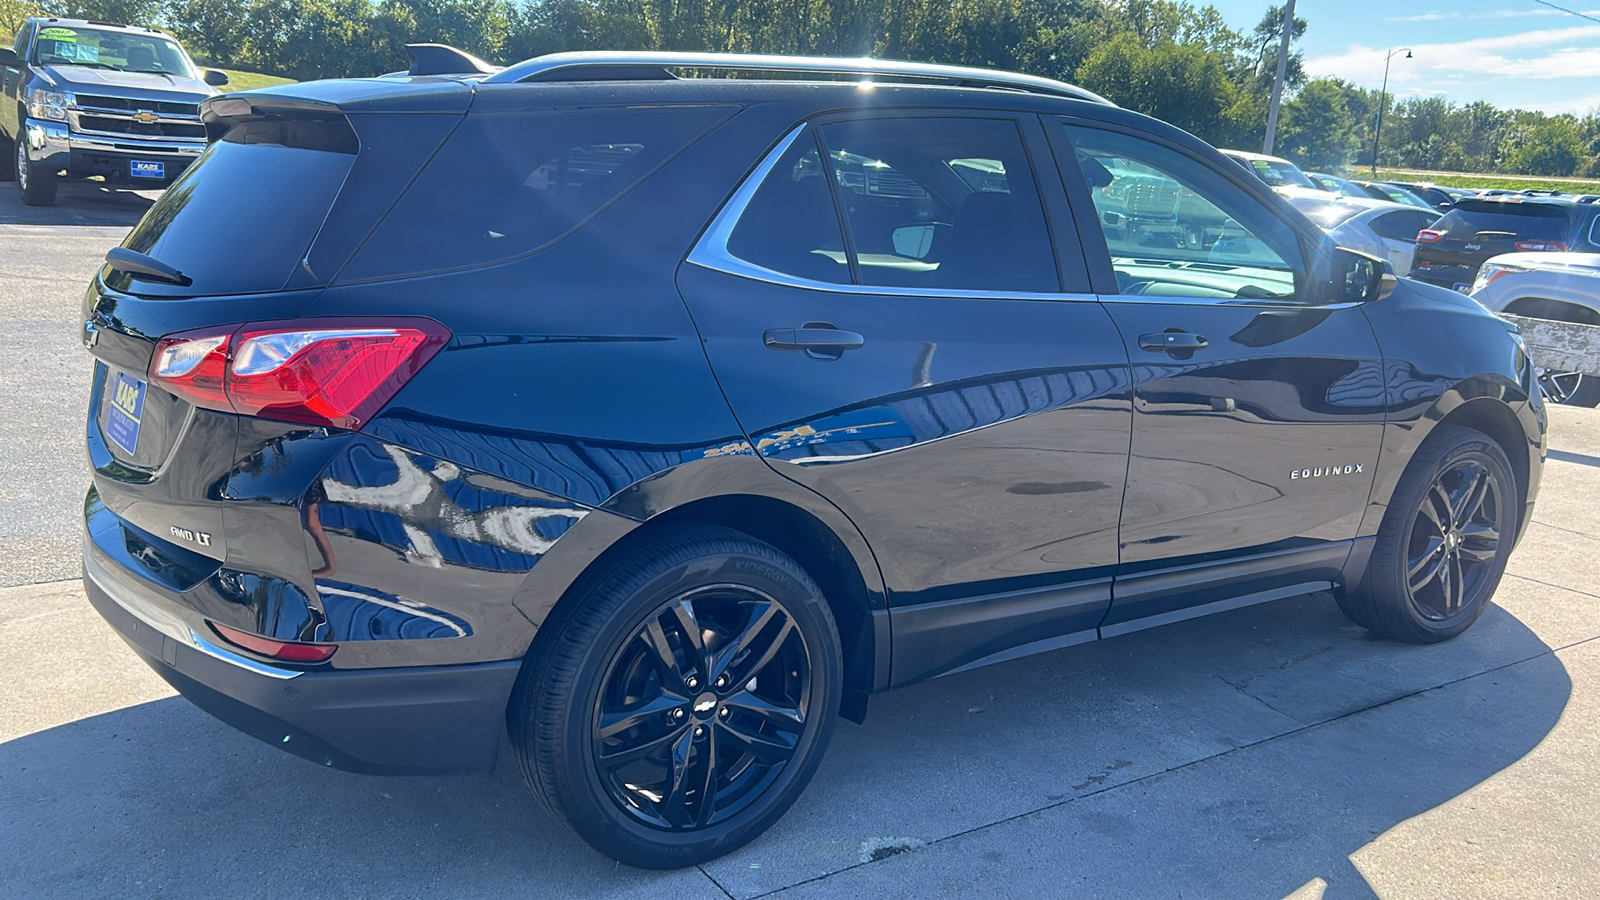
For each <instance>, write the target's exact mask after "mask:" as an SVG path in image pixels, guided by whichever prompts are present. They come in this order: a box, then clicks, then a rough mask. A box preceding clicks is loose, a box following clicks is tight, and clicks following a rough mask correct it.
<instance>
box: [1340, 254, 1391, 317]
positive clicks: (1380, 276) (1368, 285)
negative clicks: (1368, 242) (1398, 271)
mask: <svg viewBox="0 0 1600 900" xmlns="http://www.w3.org/2000/svg"><path fill="white" fill-rule="evenodd" d="M1399 284H1400V279H1398V278H1396V277H1395V275H1394V267H1393V266H1391V265H1389V263H1388V261H1387V260H1382V259H1379V258H1378V257H1376V256H1368V255H1367V254H1365V253H1360V252H1357V251H1355V250H1346V249H1345V248H1343V247H1339V248H1337V249H1335V250H1334V251H1333V297H1332V300H1333V302H1335V303H1370V302H1372V301H1374V300H1382V299H1383V298H1385V297H1387V296H1389V295H1390V294H1392V293H1394V289H1395V288H1396V287H1398V286H1399Z"/></svg>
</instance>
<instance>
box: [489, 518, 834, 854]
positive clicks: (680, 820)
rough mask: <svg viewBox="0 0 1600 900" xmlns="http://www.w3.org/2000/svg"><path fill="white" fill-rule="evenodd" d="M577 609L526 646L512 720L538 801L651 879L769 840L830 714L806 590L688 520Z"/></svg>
mask: <svg viewBox="0 0 1600 900" xmlns="http://www.w3.org/2000/svg"><path fill="white" fill-rule="evenodd" d="M575 599H576V600H577V602H576V603H574V604H572V605H571V606H570V607H569V608H568V610H567V614H566V615H564V616H563V615H560V614H559V613H558V614H557V615H555V616H553V617H552V619H551V620H550V621H549V622H547V623H546V625H545V628H547V629H549V628H554V629H556V630H555V631H554V632H553V633H551V634H547V635H545V636H544V637H547V638H550V639H547V640H539V641H536V642H535V645H534V648H533V649H532V650H531V651H530V653H529V657H528V659H527V661H526V662H525V663H524V665H523V669H522V672H521V674H520V675H519V677H518V680H517V687H516V690H515V691H514V692H513V694H512V699H511V705H510V708H509V710H508V724H509V730H510V736H511V745H512V748H513V751H514V753H515V755H516V758H517V763H518V765H519V767H520V768H521V770H522V774H523V777H524V779H525V780H526V781H527V782H528V785H529V787H530V788H531V789H532V790H533V792H534V794H535V795H536V796H538V797H539V798H540V799H541V800H542V801H543V802H544V803H545V805H546V806H547V807H549V808H550V810H551V811H552V812H554V813H555V814H556V816H557V817H558V818H560V819H561V820H562V821H564V822H565V823H566V824H567V825H568V826H569V827H571V828H572V829H573V830H574V831H576V832H577V833H578V834H579V835H580V836H581V837H582V838H583V839H584V840H586V841H588V842H589V844H590V845H592V846H593V847H594V848H595V849H597V850H599V851H600V852H601V853H604V854H606V855H607V856H610V857H612V858H613V859H617V860H619V861H621V862H625V863H627V864H629V865H632V866H638V867H641V868H647V869H669V868H678V867H682V866H690V865H694V864H696V863H700V862H704V861H706V860H709V859H713V858H715V857H718V856H721V855H723V854H725V853H728V852H730V851H732V850H734V849H735V848H737V847H740V846H743V845H744V844H746V843H748V842H749V841H751V840H753V839H754V838H755V837H757V836H758V835H760V834H761V833H762V832H764V831H766V830H767V828H769V827H770V826H771V825H772V824H773V823H774V822H776V821H777V820H778V818H779V817H781V816H782V815H783V814H784V812H785V811H787V810H788V809H789V807H790V806H791V805H793V803H794V801H795V800H796V799H797V798H798V797H799V795H800V793H801V791H802V790H804V789H805V786H806V783H807V782H808V781H810V779H811V776H812V774H813V773H814V772H815V771H816V767H817V764H818V763H819V762H820V761H821V759H822V754H823V751H824V749H825V748H826V747H827V743H828V739H829V737H830V736H831V735H832V732H833V723H834V719H835V718H836V717H837V715H838V712H839V698H840V694H841V687H842V680H843V676H842V672H843V661H842V660H843V653H842V651H841V649H840V645H839V636H838V627H837V626H836V625H835V623H834V619H833V614H832V612H831V611H830V610H829V608H828V604H827V601H826V600H825V599H824V598H823V595H822V592H821V590H820V589H819V588H818V587H817V585H816V582H815V581H813V580H812V579H811V576H810V575H808V574H807V573H806V571H805V570H804V569H802V568H801V567H800V565H799V564H798V563H796V562H795V561H794V560H792V559H790V558H789V557H788V556H785V555H784V554H783V553H781V552H780V551H778V550H777V549H776V548H774V547H772V546H770V545H768V544H764V543H762V542H760V541H757V540H755V539H753V538H750V537H748V536H745V535H743V534H740V533H738V532H735V531H732V530H728V529H724V528H718V527H713V526H685V527H684V528H682V529H680V530H677V531H674V532H672V533H670V534H668V535H665V536H663V537H662V538H660V539H658V540H656V541H654V542H653V543H650V544H648V545H644V546H641V547H638V548H636V549H634V550H632V551H631V552H629V553H628V554H627V555H626V556H625V557H623V558H622V559H621V560H620V561H618V562H617V563H616V564H615V565H613V566H608V569H607V571H605V572H603V573H601V574H600V575H598V576H597V577H594V578H592V579H591V580H590V581H589V582H588V583H587V585H586V586H584V587H582V588H580V592H579V594H578V595H577V596H576V598H575ZM719 672H722V673H726V677H719V676H718V673H719ZM708 681H709V682H710V683H709V684H708V683H707V682H708ZM629 759H633V761H631V762H629V761H628V760H629ZM708 774H709V776H710V777H711V779H712V780H711V781H710V783H711V784H712V785H713V787H712V789H711V790H709V791H708V790H706V789H704V788H703V787H702V785H704V784H705V783H706V782H707V778H708ZM675 786H676V789H675ZM708 798H709V802H708Z"/></svg>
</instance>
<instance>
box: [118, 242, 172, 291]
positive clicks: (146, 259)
mask: <svg viewBox="0 0 1600 900" xmlns="http://www.w3.org/2000/svg"><path fill="white" fill-rule="evenodd" d="M106 264H107V265H109V266H111V268H113V269H115V270H117V271H118V272H125V273H127V274H129V275H132V276H133V277H134V278H139V279H143V280H145V281H161V282H165V283H167V284H175V285H177V286H179V287H188V286H189V285H191V284H194V279H193V278H190V277H189V276H187V275H185V274H183V273H182V272H179V271H178V270H177V269H174V268H173V267H171V266H169V265H167V264H166V263H164V262H162V261H161V260H159V259H156V258H155V257H153V256H146V255H145V254H143V253H140V252H139V251H137V250H129V249H128V248H127V247H112V248H111V249H110V250H107V251H106Z"/></svg>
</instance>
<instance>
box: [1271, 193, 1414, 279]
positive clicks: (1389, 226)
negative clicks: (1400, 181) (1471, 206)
mask: <svg viewBox="0 0 1600 900" xmlns="http://www.w3.org/2000/svg"><path fill="white" fill-rule="evenodd" d="M1289 202H1290V203H1293V204H1294V205H1295V207H1296V208H1297V209H1299V210H1300V211H1301V212H1303V213H1305V214H1306V218H1308V219H1310V220H1311V221H1312V222H1315V223H1316V224H1317V227H1319V228H1321V229H1322V230H1323V231H1326V232H1327V233H1328V234H1330V235H1332V236H1333V239H1334V240H1335V241H1338V242H1339V246H1341V247H1347V248H1349V249H1351V250H1360V251H1361V252H1362V253H1367V254H1371V255H1372V256H1376V257H1378V258H1379V259H1386V260H1388V261H1389V264H1390V265H1392V266H1394V273H1395V274H1396V275H1409V274H1411V261H1412V257H1413V256H1415V255H1416V251H1417V232H1419V231H1421V230H1423V229H1424V228H1427V227H1429V226H1431V225H1432V224H1433V223H1434V222H1436V221H1438V219H1439V214H1438V213H1436V212H1431V211H1429V210H1426V209H1419V208H1417V207H1415V206H1407V205H1405V204H1404V203H1390V202H1388V201H1387V200H1362V199H1359V198H1356V197H1337V198H1333V199H1328V198H1326V197H1322V198H1319V197H1309V196H1300V197H1290V198H1289Z"/></svg>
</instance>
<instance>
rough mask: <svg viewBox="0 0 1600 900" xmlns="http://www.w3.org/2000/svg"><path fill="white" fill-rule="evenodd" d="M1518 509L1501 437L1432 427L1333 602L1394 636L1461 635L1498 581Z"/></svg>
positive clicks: (1420, 640)
mask: <svg viewBox="0 0 1600 900" xmlns="http://www.w3.org/2000/svg"><path fill="white" fill-rule="evenodd" d="M1521 508H1522V499H1521V495H1520V493H1519V491H1518V490H1517V484H1516V480H1515V477H1514V476H1513V475H1512V472H1511V463H1510V462H1509V461H1507V459H1506V455H1505V451H1504V450H1502V449H1501V448H1500V445H1499V444H1496V443H1495V442H1494V441H1492V440H1490V439H1489V437H1488V436H1487V435H1485V434H1483V433H1481V432H1478V431H1474V430H1472V429H1470V428H1462V427H1459V426H1455V425H1440V426H1438V427H1437V428H1436V429H1435V430H1434V433H1433V434H1430V435H1429V436H1428V438H1427V440H1425V441H1423V444H1422V447H1421V448H1420V449H1419V450H1418V451H1417V454H1416V456H1415V457H1413V458H1412V460H1411V464H1410V465H1409V466H1408V467H1407V468H1406V471H1405V474H1404V475H1402V476H1401V478H1400V484H1399V485H1398V486H1397V487H1396V488H1395V493H1394V497H1393V498H1392V499H1391V500H1390V502H1389V508H1388V510H1387V511H1386V512H1385V513H1384V516H1383V522H1382V524H1381V525H1380V526H1379V527H1378V538H1377V546H1376V547H1375V548H1374V549H1373V551H1372V559H1371V561H1370V562H1369V563H1368V565H1367V573H1366V576H1365V577H1364V578H1363V579H1362V582H1361V586H1360V587H1359V588H1358V589H1357V590H1355V591H1353V592H1350V593H1348V594H1347V595H1345V596H1342V597H1341V598H1340V600H1339V605H1340V607H1341V608H1342V609H1343V610H1344V612H1345V614H1346V615H1347V616H1349V617H1350V619H1351V620H1352V621H1354V622H1356V623H1357V624H1358V625H1362V626H1365V627H1366V628H1368V629H1370V630H1372V631H1375V632H1377V633H1378V634H1381V635H1384V636H1385V637H1390V638H1394V639H1395V640H1400V641H1407V642H1409V643H1414V644H1432V643H1437V642H1439V641H1445V640H1449V639H1450V638H1453V637H1455V636H1456V635H1459V634H1461V633H1462V632H1464V631H1466V630H1467V629H1468V628H1469V627H1471V626H1472V623H1473V622H1475V621H1477V619H1478V617H1479V616H1480V615H1482V614H1483V611H1484V609H1485V608H1486V607H1487V606H1488V604H1489V598H1490V597H1491V596H1492V595H1493V594H1494V591H1495V588H1496V587H1498V586H1499V584H1500V577H1501V575H1503V574H1504V573H1505V567H1506V559H1507V557H1509V556H1510V554H1511V547H1512V544H1513V543H1514V541H1515V537H1516V529H1517V524H1518V520H1519V518H1520V516H1521Z"/></svg>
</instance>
